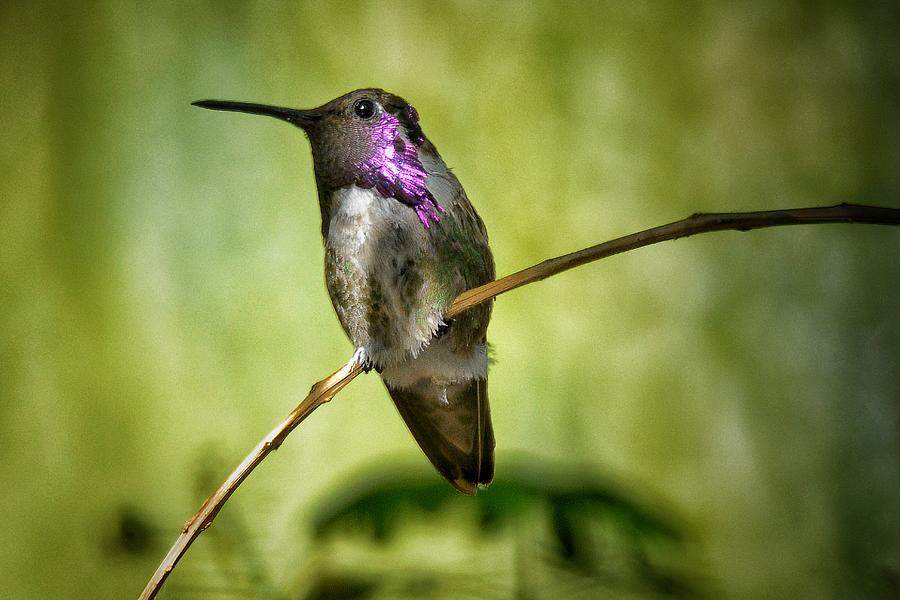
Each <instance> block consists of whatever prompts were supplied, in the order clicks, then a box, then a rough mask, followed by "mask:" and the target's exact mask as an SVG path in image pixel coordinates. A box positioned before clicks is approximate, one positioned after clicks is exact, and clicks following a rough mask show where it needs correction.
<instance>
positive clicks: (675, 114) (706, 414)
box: [0, 1, 900, 599]
mask: <svg viewBox="0 0 900 600" xmlns="http://www.w3.org/2000/svg"><path fill="white" fill-rule="evenodd" d="M897 13H898V9H897V5H896V3H895V2H884V3H862V2H857V3H849V2H848V3H842V2H818V3H812V2H784V1H768V2H753V3H740V4H738V3H719V2H681V1H667V2H666V1H661V2H632V3H600V2H598V3H588V2H583V3H581V2H567V3H562V2H560V3H547V2H530V3H512V2H511V3H493V2H488V3H483V2H474V1H471V2H402V3H401V2H396V3H393V2H387V3H381V2H379V3H374V2H373V3H352V2H348V3H324V2H323V3H275V2H200V3H192V4H191V5H190V6H188V5H186V4H185V3H179V2H161V3H123V2H112V1H107V2H102V1H101V2H91V3H87V4H85V3H76V2H10V1H7V2H5V3H4V4H3V6H2V8H0V85H2V94H0V126H2V135H3V143H2V144H0V173H2V178H0V197H2V200H0V300H2V305H0V309H2V312H0V398H2V400H0V402H2V404H0V408H2V410H0V477H2V481H3V482H4V484H3V490H2V491H0V514H2V515H3V519H4V523H3V524H2V531H3V532H4V533H3V535H2V539H3V543H2V544H0V589H2V590H3V595H4V596H5V597H10V598H129V597H136V596H137V594H138V593H139V591H140V590H141V589H142V588H143V585H144V583H145V582H146V580H147V578H148V577H149V576H150V574H151V573H152V572H153V570H154V569H155V567H156V565H157V564H158V562H159V560H160V559H161V558H162V556H163V554H164V553H165V551H166V549H167V548H168V546H169V544H170V543H171V542H172V541H173V540H174V538H175V536H176V535H177V533H178V531H179V528H180V526H181V524H182V523H183V522H184V521H185V520H186V519H187V518H188V517H189V516H190V515H191V514H192V513H193V512H194V510H195V509H196V508H197V507H198V506H199V504H200V502H201V501H202V499H203V498H204V497H205V496H206V494H207V493H209V492H210V491H211V490H212V489H213V488H214V487H215V485H217V484H218V483H219V482H220V481H221V480H222V479H223V478H224V477H225V475H226V474H227V473H228V472H229V471H230V470H231V468H232V467H233V466H234V465H235V464H237V462H239V460H240V459H241V458H242V457H243V456H244V455H245V453H246V452H247V451H248V450H249V449H250V448H252V447H253V446H254V445H255V444H256V442H257V441H258V440H259V439H260V438H261V437H262V436H263V435H264V434H265V433H266V432H267V431H268V430H269V429H270V428H271V427H272V426H274V425H275V424H276V423H277V422H278V421H280V420H281V419H282V418H283V417H284V416H285V415H286V414H287V413H288V412H289V411H290V409H291V408H292V407H293V406H294V404H295V403H296V402H297V401H299V399H300V398H301V397H302V396H303V395H304V394H305V392H306V390H307V389H308V388H309V386H310V385H311V384H312V383H313V382H314V381H315V380H317V379H319V378H321V377H323V376H324V375H326V374H327V373H328V372H330V371H331V370H332V369H334V368H336V367H337V366H339V365H340V364H342V363H343V362H344V361H345V360H346V359H347V358H348V357H349V356H350V354H351V352H352V348H351V346H350V344H349V342H348V341H347V340H346V339H345V337H344V334H343V332H342V331H341V329H340V326H339V324H338V322H337V319H336V318H335V317H334V315H333V314H332V310H331V306H330V303H329V301H328V298H327V295H326V292H325V289H324V285H323V278H322V254H323V253H322V248H321V240H320V234H319V213H318V208H317V202H316V199H315V187H314V181H313V175H312V167H311V162H310V153H309V148H308V145H307V142H306V141H305V140H304V138H303V136H302V134H301V133H300V132H299V131H297V130H295V129H293V128H291V127H289V126H287V125H285V124H283V123H278V122H276V121H274V120H271V119H262V118H254V117H249V116H244V115H225V114H215V113H212V112H208V111H202V110H199V109H196V108H192V107H191V106H190V102H191V101H193V100H197V99H201V98H210V97H211V98H225V99H234V100H248V101H259V102H266V103H273V104H283V105H289V106H298V107H309V106H314V105H318V104H320V103H322V102H324V101H326V100H329V99H331V98H333V97H335V96H337V95H340V94H342V93H344V92H346V91H348V90H350V89H354V88H357V87H363V86H370V85H374V86H379V87H384V88H386V89H389V90H391V91H393V92H395V93H397V94H400V95H402V96H404V97H405V98H406V99H407V100H409V101H410V102H412V103H413V104H414V105H415V106H416V107H417V108H418V110H419V112H420V114H421V116H422V124H423V128H424V130H425V132H426V134H427V135H428V136H429V137H430V138H431V140H432V141H434V143H435V144H436V146H437V147H438V148H439V149H440V151H441V153H442V154H443V156H444V158H445V159H446V161H447V162H448V164H450V165H451V166H452V167H454V168H455V171H456V173H457V174H458V175H459V177H460V179H461V181H462V182H463V183H464V184H465V186H466V189H467V191H468V193H469V196H470V197H471V198H472V200H473V202H474V203H475V205H476V207H477V209H478V211H479V212H480V214H481V216H482V218H483V219H484V221H485V223H486V224H487V227H488V230H489V232H490V236H491V241H492V246H493V249H494V254H495V257H496V261H497V267H498V272H499V273H500V274H505V273H509V272H512V271H514V270H518V269H520V268H523V267H525V266H528V265H529V264H532V263H535V262H538V261H540V260H542V259H544V258H547V257H550V256H554V255H558V254H562V253H565V252H569V251H572V250H576V249H579V248H581V247H584V246H587V245H590V244H593V243H597V242H600V241H603V240H606V239H609V238H612V237H616V236H619V235H623V234H626V233H630V232H632V231H635V230H639V229H643V228H646V227H650V226H653V225H657V224H661V223H664V222H668V221H671V220H675V219H678V218H682V217H684V216H687V215H688V214H690V213H692V212H696V211H738V210H756V209H769V208H784V207H797V206H809V205H828V204H834V203H838V202H861V203H869V204H879V205H883V206H892V207H900V36H898V35H897V31H898V23H900V20H898V14H897ZM898 256H900V231H898V230H896V229H892V228H889V227H883V226H862V225H825V226H806V227H796V228H781V229H772V230H765V231H758V232H751V233H745V234H741V233H736V232H726V233H716V234H709V235H703V236H699V237H696V238H691V239H687V240H681V241H678V242H669V243H665V244H660V245H657V246H653V247H650V248H647V249H643V250H639V251H636V252H632V253H629V254H627V255H623V256H618V257H615V258H612V259H610V260H606V261H603V262H601V263H596V264H593V265H590V266H587V267H584V268H581V269H579V270H576V271H573V272H569V273H567V274H564V275H561V276H558V277H555V278H553V279H550V280H547V281H544V282H542V283H539V284H536V285H532V286H530V287H528V288H525V289H522V290H519V291H516V292H512V293H510V294H508V295H506V296H503V297H502V298H501V299H499V300H498V301H497V304H496V306H495V310H494V319H493V322H492V326H491V331H490V337H491V340H492V341H493V344H494V346H495V356H496V359H497V362H496V364H495V365H494V367H493V370H492V372H491V394H492V402H493V413H494V424H495V429H496V434H497V439H498V447H497V452H498V459H497V479H496V483H495V485H494V486H493V487H492V488H490V489H488V490H487V491H485V492H484V493H482V494H480V495H479V496H478V497H477V498H476V499H474V500H472V499H467V498H464V497H462V496H459V495H457V494H455V492H453V491H452V489H450V487H449V486H447V485H446V484H444V483H443V482H442V480H440V478H439V477H438V475H437V474H435V473H433V472H432V470H431V469H430V467H429V466H428V464H427V462H426V460H425V458H424V456H422V455H421V454H420V453H419V450H418V448H417V447H416V446H415V443H414V442H413V440H412V439H411V437H410V436H409V435H408V433H407V432H406V430H405V428H404V426H403V424H402V422H401V420H400V419H399V417H398V416H397V414H396V412H395V410H394V408H393V407H392V406H391V404H390V401H389V400H388V397H387V395H386V393H385V392H384V390H383V389H382V388H381V384H380V382H379V381H378V380H377V378H376V377H374V376H369V377H361V378H359V379H358V380H356V381H355V382H353V384H352V385H351V386H350V387H349V388H348V389H347V390H345V392H344V393H342V394H341V395H340V396H339V397H338V398H337V399H336V400H335V401H334V402H333V403H331V404H329V405H327V406H326V407H324V408H322V409H321V410H320V411H319V412H318V413H316V414H315V415H314V416H313V417H312V418H311V419H310V420H309V421H307V422H306V423H304V424H303V425H302V426H301V427H300V429H298V430H297V431H296V432H295V433H294V434H293V435H292V436H291V437H290V438H289V439H288V441H287V442H286V443H285V444H284V446H283V447H282V449H281V450H280V451H279V452H277V453H276V454H274V455H272V456H270V457H269V459H268V460H267V461H266V462H265V463H264V464H263V466H261V467H260V469H259V470H258V471H257V472H256V473H255V474H254V475H253V476H252V477H251V478H250V479H249V480H248V481H247V482H246V484H245V485H244V486H243V487H242V488H240V490H239V491H238V493H237V494H236V495H235V496H234V497H233V498H232V500H231V501H230V502H229V503H228V505H227V506H226V507H225V509H224V510H223V512H222V513H221V515H220V517H219V519H218V520H217V521H216V524H215V526H214V527H213V528H212V529H211V530H210V531H208V532H207V533H206V534H204V535H203V536H202V537H201V538H200V540H199V541H198V542H197V543H196V544H195V545H194V547H193V548H192V549H191V550H190V552H189V553H188V554H187V556H186V558H185V559H184V560H183V561H182V563H181V565H180V566H179V568H178V569H177V570H176V571H175V573H174V574H173V575H172V577H171V578H170V580H169V582H168V584H167V587H166V589H165V590H164V593H163V595H162V597H163V598H279V599H280V598H350V597H355V598H364V597H365V598H368V597H371V598H394V597H424V598H430V597H441V598H462V597H467V598H468V597H471V598H511V597H518V598H550V597H553V598H556V597H577V598H603V597H609V598H621V597H636V598H645V597H665V596H673V595H680V596H691V597H714V598H720V597H721V598H747V599H751V598H854V597H858V598H879V597H898V594H900V510H898V506H900V459H898V457H900V435H898V427H900V377H898V372H900V310H898V294H900V260H898ZM561 490H562V491H561ZM326 525H328V526H327V527H326Z"/></svg>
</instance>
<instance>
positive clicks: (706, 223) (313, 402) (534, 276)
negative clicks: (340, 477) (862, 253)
mask: <svg viewBox="0 0 900 600" xmlns="http://www.w3.org/2000/svg"><path fill="white" fill-rule="evenodd" d="M814 223H869V224H881V225H900V209H893V208H881V207H874V206H863V205H859V204H839V205H837V206H829V207H816V208H797V209H786V210H772V211H761V212H745V213H699V214H695V215H693V216H691V217H688V218H687V219H683V220H681V221H676V222H674V223H669V224H668V225H661V226H659V227H654V228H652V229H647V230H645V231H641V232H638V233H633V234H631V235H626V236H624V237H620V238H618V239H615V240H612V241H609V242H605V243H603V244H597V245H596V246H591V247H590V248H585V249H584V250H579V251H578V252H573V253H571V254H566V255H565V256H559V257H557V258H551V259H549V260H545V261H544V262H542V263H540V264H537V265H534V266H533V267H529V268H527V269H524V270H522V271H519V272H517V273H513V274H512V275H507V276H506V277H503V278H502V279H497V280H496V281H492V282H490V283H486V284H485V285H482V286H480V287H477V288H474V289H471V290H468V291H466V292H463V293H462V294H460V295H459V296H458V297H457V298H456V300H454V302H453V304H452V305H451V306H450V308H449V309H448V310H447V315H446V316H447V318H451V317H454V316H456V315H458V314H459V313H461V312H463V311H466V310H468V309H470V308H472V307H473V306H475V305H477V304H480V303H482V302H485V301H487V300H489V299H491V298H494V297H496V296H499V295H500V294H503V293H505V292H508V291H510V290H513V289H516V288H518V287H522V286H523V285H527V284H529V283H534V282H535V281H540V280H542V279H546V278H547V277H550V276H552V275H556V274H558V273H562V272H563V271H567V270H569V269H573V268H575V267H578V266H580V265H583V264H586V263H589V262H592V261H595V260H599V259H601V258H605V257H607V256H612V255H614V254H619V253H621V252H627V251H629V250H634V249H636V248H641V247H643V246H649V245H651V244H655V243H657V242H662V241H665V240H673V239H677V238H681V237H687V236H689V235H694V234H696V233H704V232H708V231H723V230H728V229H735V230H739V231H749V230H751V229H761V228H763V227H775V226H778V225H802V224H814ZM361 372H362V369H361V368H360V367H359V366H358V365H356V363H355V361H354V359H352V358H351V359H350V361H348V362H347V364H346V365H344V366H343V367H342V368H340V369H338V370H337V371H335V372H334V373H332V374H331V375H329V376H328V377H327V378H325V379H323V380H322V381H320V382H318V383H316V384H315V385H314V386H312V388H311V389H310V391H309V394H308V395H307V396H306V398H304V399H303V401H302V402H301V403H300V404H299V405H298V406H297V408H295V409H294V410H293V411H292V412H291V414H290V415H288V417H287V419H285V420H284V421H283V422H282V423H281V424H280V425H278V427H276V428H275V429H273V430H272V431H271V432H270V433H269V435H267V436H266V437H265V439H264V440H263V441H262V442H260V443H259V444H258V445H257V446H256V448H254V449H253V451H252V452H250V454H249V455H247V458H245V459H244V460H243V462H241V464H240V465H238V467H237V468H236V469H235V470H234V471H233V472H232V473H231V475H229V476H228V479H226V480H225V481H224V482H223V483H222V485H220V486H219V488H218V489H217V490H216V491H215V492H213V494H212V495H211V496H210V497H209V498H207V499H206V501H205V502H204V503H203V505H202V506H201V507H200V510H198V511H197V514H195V515H194V516H193V517H191V519H190V520H189V521H188V522H187V523H185V525H184V527H183V528H182V530H181V535H179V536H178V539H177V540H175V544H174V545H173V546H172V548H171V549H170V550H169V552H168V553H167V554H166V556H165V558H164V559H163V561H162V563H161V564H160V565H159V568H158V569H157V570H156V572H155V573H154V574H153V577H151V578H150V581H149V582H147V586H146V587H145V588H144V591H143V592H142V593H141V595H140V599H139V600H150V599H151V598H155V597H156V594H157V593H158V592H159V590H160V589H161V588H162V585H163V583H164V582H165V580H166V578H167V577H168V576H169V573H171V572H172V569H174V568H175V565H176V564H178V561H179V559H180V558H181V557H182V556H183V555H184V553H185V552H187V549H188V548H189V547H190V545H191V544H192V543H193V542H194V540H195V539H197V537H198V536H199V535H200V534H201V533H202V532H203V530H205V529H206V528H207V527H209V526H210V525H211V524H212V521H213V519H215V517H216V515H217V514H218V512H219V510H221V509H222V506H223V505H224V504H225V502H226V501H227V500H228V498H229V497H230V496H231V494H233V493H234V491H235V490H236V489H237V487H238V486H239V485H240V484H241V482H243V481H244V479H246V478H247V476H248V475H250V473H251V472H252V471H253V469H255V468H256V466H257V465H259V463H261V462H262V461H263V460H264V459H265V458H266V456H268V454H269V453H270V452H271V451H272V450H275V449H277V448H278V447H279V446H280V445H281V443H282V442H283V441H284V439H285V438H286V437H287V436H288V434H289V433H290V432H291V431H293V430H294V428H295V427H297V425H299V424H300V423H301V422H302V421H303V420H304V419H305V418H306V417H307V416H309V415H310V414H311V413H312V412H313V411H314V410H316V409H317V408H318V407H319V406H321V405H322V404H325V403H326V402H328V401H329V400H331V399H332V398H334V396H335V395H336V394H337V393H338V392H340V391H341V390H342V389H343V388H344V386H346V385H347V384H348V383H350V382H351V381H352V380H353V379H354V378H355V377H356V376H357V375H359V374H360V373H361Z"/></svg>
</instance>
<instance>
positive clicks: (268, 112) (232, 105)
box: [191, 100, 322, 129]
mask: <svg viewBox="0 0 900 600" xmlns="http://www.w3.org/2000/svg"><path fill="white" fill-rule="evenodd" d="M191 104H193V105H194V106H199V107H200V108H208V109H210V110H228V111H233V112H242V113H249V114H252V115H265V116H268V117H275V118H276V119H281V120H282V121H287V122H288V123H293V124H294V125H296V126H297V127H300V128H301V129H306V128H307V127H309V126H310V125H312V124H314V123H316V122H317V121H318V120H319V119H321V118H322V116H321V114H319V112H318V111H317V110H315V109H313V110H299V109H296V108H282V107H280V106H269V105H267V104H254V103H252V102H232V101H230V100H198V101H196V102H191Z"/></svg>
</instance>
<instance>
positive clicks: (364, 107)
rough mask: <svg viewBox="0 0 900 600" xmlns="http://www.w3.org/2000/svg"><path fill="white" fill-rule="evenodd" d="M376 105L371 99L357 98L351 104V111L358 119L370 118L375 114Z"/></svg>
mask: <svg viewBox="0 0 900 600" xmlns="http://www.w3.org/2000/svg"><path fill="white" fill-rule="evenodd" d="M375 112H376V106H375V103H374V102H372V101H371V100H365V99H364V100H357V102H356V104H354V105H353V113H354V114H355V115H356V116H357V117H359V118H360V119H371V118H372V117H373V116H375Z"/></svg>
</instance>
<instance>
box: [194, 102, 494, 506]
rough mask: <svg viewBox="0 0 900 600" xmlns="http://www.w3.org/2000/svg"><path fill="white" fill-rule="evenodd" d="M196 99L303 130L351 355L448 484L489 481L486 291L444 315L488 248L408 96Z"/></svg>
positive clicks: (476, 276)
mask: <svg viewBox="0 0 900 600" xmlns="http://www.w3.org/2000/svg"><path fill="white" fill-rule="evenodd" d="M193 104H194V105H195V106H199V107H202V108H208V109H212V110H222V111H235V112H242V113H250V114H256V115H265V116H269V117H275V118H276V119H280V120H282V121H287V122H288V123H291V124H292V125H294V126H296V127H299V128H300V129H301V130H303V132H304V133H305V134H306V136H307V138H308V139H309V142H310V146H311V147H312V156H313V168H314V172H315V179H316V188H317V191H318V197H319V209H320V210H321V213H322V239H323V242H324V244H325V283H326V287H327V289H328V294H329V296H330V298H331V303H332V305H333V306H334V310H335V312H336V313H337V316H338V319H339V320H340V322H341V325H342V326H343V328H344V331H345V332H346V333H347V336H348V337H349V338H350V340H351V341H352V343H353V344H354V346H355V348H356V351H355V354H354V358H355V360H356V361H357V362H358V364H359V365H360V366H362V367H363V369H364V370H365V371H366V372H369V371H370V370H372V369H374V370H375V371H377V372H378V373H379V374H380V376H381V379H382V381H383V382H384V384H385V386H386V387H387V391H388V394H389V395H390V397H391V399H392V400H393V401H394V404H395V406H396V407H397V410H398V412H399V413H400V416H401V417H402V418H403V420H404V421H405V423H406V425H407V427H408V428H409V430H410V432H411V433H412V435H413V437H414V438H415V440H416V441H417V442H418V444H419V446H420V447H421V449H422V450H423V451H424V452H425V455H426V456H427V457H428V459H429V460H430V461H431V463H432V464H433V465H434V466H435V468H436V469H437V470H438V472H440V474H441V475H443V476H444V477H445V478H446V479H447V480H448V481H449V482H450V483H451V484H452V485H453V486H454V487H455V488H456V489H458V490H459V491H461V492H463V493H465V494H469V495H474V494H475V493H476V491H477V490H478V488H479V486H482V487H483V486H487V485H488V484H490V482H491V480H492V479H493V476H494V443H495V442H494V432H493V427H492V425H491V415H490V408H489V405H488V394H487V371H488V345H487V327H488V321H489V320H490V316H491V303H490V302H485V303H482V304H480V305H478V306H475V307H473V308H471V309H469V310H468V311H466V312H464V313H462V314H460V315H458V316H457V317H455V318H453V319H452V320H450V319H447V318H446V317H445V315H446V311H447V309H448V307H449V306H450V304H451V303H452V302H453V300H454V298H456V296H457V295H458V294H460V293H461V292H463V291H465V290H467V289H470V288H473V287H476V286H479V285H482V284H484V283H487V282H489V281H491V280H493V279H494V259H493V255H492V254H491V249H490V247H489V246H488V239H487V230H486V229H485V226H484V223H483V222H482V221H481V218H480V217H479V216H478V213H476V212H475V208H474V207H473V206H472V204H471V203H470V202H469V199H468V197H467V196H466V192H465V190H464V189H463V187H462V185H461V184H460V183H459V180H458V179H457V178H456V176H455V175H454V174H453V172H451V171H450V169H449V168H448V167H447V165H446V164H445V163H444V161H443V159H442V158H441V156H440V154H438V151H437V149H436V148H435V147H434V144H432V143H431V141H429V139H428V138H427V137H425V134H424V132H423V131H422V128H421V126H420V125H419V115H418V113H417V112H416V109H415V108H413V106H412V105H411V104H409V103H408V102H407V101H406V100H404V99H403V98H400V97H399V96H395V95H394V94H391V93H388V92H386V91H384V90H381V89H374V88H372V89H360V90H356V91H352V92H349V93H347V94H345V95H343V96H341V97H339V98H336V99H334V100H332V101H330V102H328V103H326V104H323V105H322V106H319V107H318V108H312V109H303V110H301V109H293V108H283V107H278V106H270V105H265V104H255V103H249V102H233V101H225V100H201V101H198V102H194V103H193Z"/></svg>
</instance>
